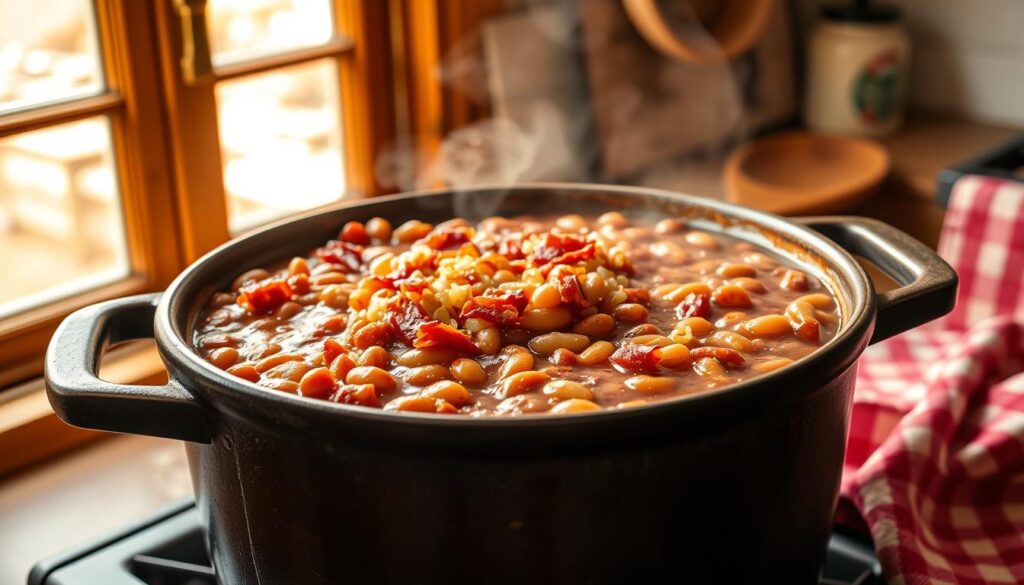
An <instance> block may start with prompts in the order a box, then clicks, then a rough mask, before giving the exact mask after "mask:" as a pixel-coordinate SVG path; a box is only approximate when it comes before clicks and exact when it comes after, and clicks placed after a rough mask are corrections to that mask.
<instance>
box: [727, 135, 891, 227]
mask: <svg viewBox="0 0 1024 585" xmlns="http://www.w3.org/2000/svg"><path fill="white" fill-rule="evenodd" d="M889 167H890V162H889V153H888V151H886V150H885V148H883V147H882V146H881V145H879V144H878V143H876V142H874V141H872V140H867V139H862V138H851V137H846V136H834V135H828V134H813V133H810V132H785V133H781V134H775V135H772V136H768V137H766V138H762V139H759V140H756V141H754V142H751V143H750V144H747V145H745V146H742V147H740V148H738V149H737V150H736V151H735V152H733V153H732V154H731V155H729V159H728V160H727V161H726V164H725V196H726V198H727V199H728V200H729V201H732V202H733V203H739V204H741V205H746V206H748V207H754V208H757V209H761V210H764V211H769V212H771V213H782V214H786V215H802V214H812V213H831V212H835V211H838V210H841V209H844V208H847V207H849V206H851V205H854V204H855V203H858V202H860V201H861V200H863V199H865V198H867V197H868V196H870V195H872V194H873V193H874V192H875V190H876V189H877V188H878V186H879V184H881V182H882V180H883V179H885V177H886V175H887V174H888V173H889Z"/></svg>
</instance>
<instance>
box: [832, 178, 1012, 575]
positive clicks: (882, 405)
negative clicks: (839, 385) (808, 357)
mask: <svg viewBox="0 0 1024 585" xmlns="http://www.w3.org/2000/svg"><path fill="white" fill-rule="evenodd" d="M939 253H940V254H941V255H942V256H943V257H944V258H945V259H946V260H947V261H948V262H949V263H950V264H952V265H953V267H954V268H955V269H956V271H957V273H958V274H959V275H960V279H961V281H960V293H959V298H958V303H957V308H956V309H955V310H954V311H953V313H951V314H950V315H949V316H947V317H945V318H944V319H942V320H941V321H939V322H937V323H933V324H930V325H927V326H925V327H921V328H918V329H917V330H914V331H910V332H907V333H905V334H903V335H900V336H897V337H894V338H892V339H889V340H887V341H885V342H883V343H880V344H878V345H877V346H873V347H871V348H869V349H868V351H867V352H865V354H864V357H863V358H862V359H861V362H860V368H859V372H858V378H857V388H856V391H855V393H854V406H853V418H852V420H851V423H850V439H849V443H848V445H847V455H846V468H845V471H844V474H843V486H842V496H843V498H844V499H845V500H846V501H847V502H852V503H853V504H854V505H855V506H856V507H857V509H858V510H859V511H860V514H861V516H862V517H863V519H864V520H865V522H866V524H867V526H868V528H869V529H870V531H871V535H872V537H873V539H874V541H875V547H876V549H877V550H878V557H879V560H880V561H881V564H882V570H883V573H884V574H885V577H886V579H888V581H889V583H891V584H893V585H902V584H907V585H918V584H921V585H923V584H926V583H927V584H958V585H976V584H977V585H989V584H996V583H1024V291H1022V287H1024V185H1021V184H1019V183H1013V182H1009V181H1003V180H998V179H991V178H983V177H966V178H964V179H961V180H960V181H959V182H957V184H956V186H955V188H954V190H953V194H952V197H951V199H950V206H949V209H948V210H947V212H946V220H945V224H944V226H943V232H942V238H941V241H940V244H939Z"/></svg>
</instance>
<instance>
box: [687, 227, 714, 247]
mask: <svg viewBox="0 0 1024 585" xmlns="http://www.w3.org/2000/svg"><path fill="white" fill-rule="evenodd" d="M685 239H686V242H687V243H689V244H691V245H693V246H697V247H698V248H704V249H706V250H717V249H718V247H719V245H718V240H716V239H715V237H714V236H712V235H711V234H709V233H707V232H699V231H692V232H690V233H688V234H686V236H685Z"/></svg>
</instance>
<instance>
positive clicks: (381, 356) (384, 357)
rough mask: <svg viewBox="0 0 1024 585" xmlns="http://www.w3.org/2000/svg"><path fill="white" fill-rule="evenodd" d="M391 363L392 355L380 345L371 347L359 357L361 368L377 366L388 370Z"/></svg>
mask: <svg viewBox="0 0 1024 585" xmlns="http://www.w3.org/2000/svg"><path fill="white" fill-rule="evenodd" d="M390 361H391V354H390V353H388V350H386V349H384V348H383V347H381V346H379V345H371V346H370V347H368V348H366V349H364V350H363V353H362V355H360V356H359V365H360V366H377V367H378V368H386V367H387V366H388V363H389V362H390Z"/></svg>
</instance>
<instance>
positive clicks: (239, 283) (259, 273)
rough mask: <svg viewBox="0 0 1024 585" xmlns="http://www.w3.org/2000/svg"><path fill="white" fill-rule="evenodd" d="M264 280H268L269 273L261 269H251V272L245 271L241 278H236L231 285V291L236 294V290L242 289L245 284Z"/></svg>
mask: <svg viewBox="0 0 1024 585" xmlns="http://www.w3.org/2000/svg"><path fill="white" fill-rule="evenodd" d="M266 278H270V273H269V272H267V271H266V270H264V269H262V268H253V269H252V270H247V271H245V272H243V273H242V274H241V276H239V277H238V278H236V279H235V280H234V282H232V283H231V290H233V291H236V292H237V291H238V289H240V288H242V287H243V286H245V285H247V284H252V283H254V282H259V281H261V280H263V279H266Z"/></svg>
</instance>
